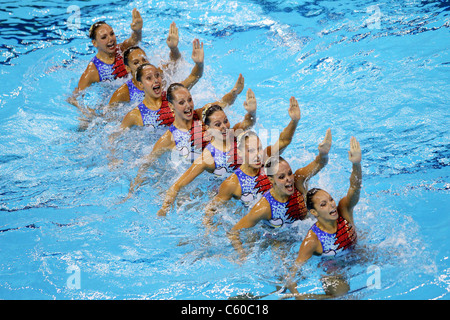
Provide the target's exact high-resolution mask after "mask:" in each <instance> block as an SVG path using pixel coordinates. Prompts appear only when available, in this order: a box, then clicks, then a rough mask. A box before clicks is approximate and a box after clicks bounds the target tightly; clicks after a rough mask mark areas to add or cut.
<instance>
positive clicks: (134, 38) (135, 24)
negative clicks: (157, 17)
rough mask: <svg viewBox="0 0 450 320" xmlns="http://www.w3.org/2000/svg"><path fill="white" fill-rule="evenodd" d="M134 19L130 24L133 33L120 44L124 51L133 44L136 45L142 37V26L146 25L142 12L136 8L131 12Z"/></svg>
mask: <svg viewBox="0 0 450 320" xmlns="http://www.w3.org/2000/svg"><path fill="white" fill-rule="evenodd" d="M131 17H132V21H131V24H130V27H131V30H132V33H131V36H130V37H129V38H128V39H127V40H125V41H124V42H122V43H121V44H120V45H119V46H120V49H121V50H122V51H125V50H126V49H127V48H129V47H131V46H135V45H137V44H138V43H139V41H141V39H142V27H143V25H144V21H143V20H142V17H141V14H140V13H139V11H138V10H137V9H136V8H134V9H133V11H132V12H131Z"/></svg>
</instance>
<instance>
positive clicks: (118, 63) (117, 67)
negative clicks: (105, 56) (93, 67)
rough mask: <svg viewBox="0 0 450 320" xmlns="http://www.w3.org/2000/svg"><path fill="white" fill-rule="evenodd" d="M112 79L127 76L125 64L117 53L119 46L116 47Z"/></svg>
mask: <svg viewBox="0 0 450 320" xmlns="http://www.w3.org/2000/svg"><path fill="white" fill-rule="evenodd" d="M113 70H114V71H113V73H112V74H113V76H114V79H117V78H123V77H125V76H126V75H127V74H128V71H127V69H126V68H125V64H124V63H123V57H122V55H121V54H120V52H119V46H116V60H115V63H114V66H113Z"/></svg>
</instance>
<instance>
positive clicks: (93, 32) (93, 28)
mask: <svg viewBox="0 0 450 320" xmlns="http://www.w3.org/2000/svg"><path fill="white" fill-rule="evenodd" d="M104 24H107V23H106V22H105V21H97V22H96V23H94V24H93V25H92V26H91V27H90V28H89V38H91V39H92V40H95V37H96V36H97V29H98V27H100V26H101V25H104Z"/></svg>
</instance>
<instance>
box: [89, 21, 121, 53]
mask: <svg viewBox="0 0 450 320" xmlns="http://www.w3.org/2000/svg"><path fill="white" fill-rule="evenodd" d="M92 44H93V45H94V47H96V48H97V49H98V50H99V51H103V52H106V53H108V54H113V53H115V51H116V46H117V40H116V35H115V34H114V30H113V28H111V27H110V26H108V25H107V24H102V25H101V26H100V27H98V28H97V30H96V31H95V39H94V40H92Z"/></svg>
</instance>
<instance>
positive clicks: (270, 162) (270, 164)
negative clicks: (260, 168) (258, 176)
mask: <svg viewBox="0 0 450 320" xmlns="http://www.w3.org/2000/svg"><path fill="white" fill-rule="evenodd" d="M281 161H284V162H286V163H287V161H286V160H285V159H284V158H283V157H282V156H278V157H275V156H272V157H270V158H269V159H267V160H266V162H265V163H264V168H265V169H266V175H267V176H268V177H272V176H274V175H275V174H276V172H273V171H274V170H273V169H275V168H276V167H275V166H276V165H277V164H279V163H280V162H281ZM267 169H269V170H267ZM277 171H278V169H277Z"/></svg>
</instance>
